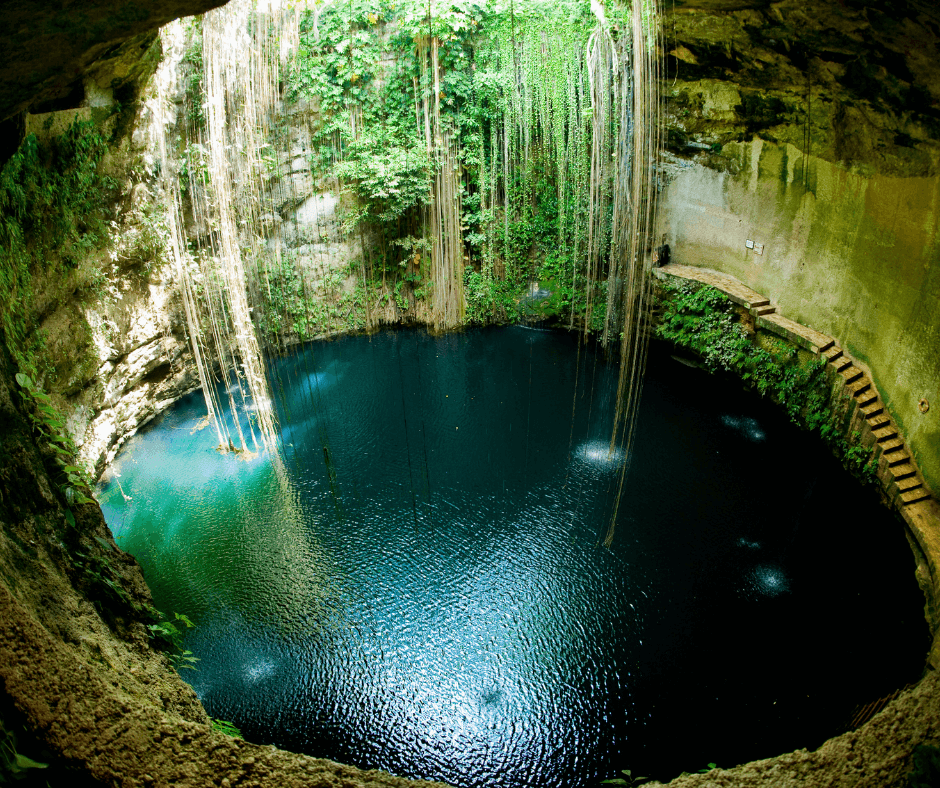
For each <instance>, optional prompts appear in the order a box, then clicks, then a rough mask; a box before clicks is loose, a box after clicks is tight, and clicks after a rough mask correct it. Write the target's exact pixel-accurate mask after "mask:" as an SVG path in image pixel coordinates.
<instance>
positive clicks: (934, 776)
mask: <svg viewBox="0 0 940 788" xmlns="http://www.w3.org/2000/svg"><path fill="white" fill-rule="evenodd" d="M907 785H908V788H937V786H938V785H940V747H936V746H931V745H929V744H918V745H917V746H916V747H915V748H914V768H913V769H912V770H911V773H910V775H908V778H907Z"/></svg>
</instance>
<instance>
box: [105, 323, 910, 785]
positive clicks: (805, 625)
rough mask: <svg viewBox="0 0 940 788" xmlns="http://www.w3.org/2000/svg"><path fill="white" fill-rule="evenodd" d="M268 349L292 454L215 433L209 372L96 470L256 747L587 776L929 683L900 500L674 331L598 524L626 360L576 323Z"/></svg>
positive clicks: (464, 780)
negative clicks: (612, 357) (239, 451)
mask: <svg viewBox="0 0 940 788" xmlns="http://www.w3.org/2000/svg"><path fill="white" fill-rule="evenodd" d="M271 372H272V377H273V379H274V380H275V381H276V385H275V389H276V394H275V399H276V403H275V404H276V409H277V414H278V418H279V421H280V424H281V436H282V451H281V453H280V455H279V456H278V457H272V456H269V455H266V454H262V455H260V456H257V457H255V458H253V459H247V460H246V459H243V458H240V457H238V456H236V455H232V454H220V453H219V452H217V451H216V447H215V445H214V433H213V431H212V430H211V429H205V430H200V429H198V426H199V422H200V419H201V417H202V416H203V414H204V411H203V405H202V397H201V395H199V394H198V393H197V394H195V395H192V396H190V397H188V398H185V399H184V400H182V401H181V402H179V403H178V404H177V405H176V406H175V407H174V408H173V409H171V410H170V411H169V412H168V413H166V414H165V415H164V416H163V417H161V418H159V419H158V420H155V422H153V423H152V424H151V425H149V426H148V427H147V428H146V429H144V430H142V431H141V432H140V433H139V434H138V435H137V436H135V437H134V438H132V439H131V440H130V441H128V443H127V444H126V446H125V447H124V448H123V450H122V451H121V453H120V455H119V456H118V458H117V459H116V461H115V462H114V464H113V465H112V467H111V468H110V469H109V472H108V474H107V475H106V477H105V479H104V480H103V482H102V485H101V487H100V491H99V500H101V502H102V508H103V509H104V511H105V516H106V518H107V520H108V523H109V525H110V526H111V529H112V531H113V532H114V534H115V537H116V538H117V541H118V544H119V545H120V546H121V547H122V548H123V549H125V550H127V551H129V552H131V553H132V554H133V555H134V556H136V557H137V559H138V560H139V561H140V563H141V565H142V567H143V569H144V573H145V576H146V578H147V581H148V582H149V584H150V587H151V589H152V591H153V595H154V598H155V601H156V603H157V606H158V607H159V608H160V609H161V610H163V611H165V612H166V613H168V614H170V613H172V612H173V611H179V612H183V613H186V614H187V615H189V617H190V618H191V619H193V621H195V622H196V624H197V629H196V630H194V632H193V634H192V635H191V636H190V639H189V641H188V647H189V648H191V649H192V650H193V652H194V653H195V654H196V656H198V657H199V658H200V660H201V661H200V662H199V664H198V670H197V671H195V672H190V671H186V674H187V675H186V676H185V678H186V679H187V680H188V681H190V682H191V683H192V685H193V687H194V688H195V690H196V692H197V693H198V695H199V697H200V698H201V699H202V701H203V703H204V705H205V707H206V710H207V711H208V712H209V714H211V715H212V716H215V717H219V718H222V719H227V720H231V721H233V722H234V723H235V724H236V725H237V726H238V727H240V728H241V729H242V731H243V732H244V734H245V735H246V737H247V738H248V739H250V740H252V741H256V742H261V743H272V744H276V745H278V746H280V747H285V748H288V749H292V750H296V751H301V752H305V753H309V754H311V755H315V756H319V757H327V758H331V759H333V760H337V761H341V762H345V763H351V764H354V765H357V766H361V767H366V768H373V767H374V768H381V769H385V770H387V771H390V772H393V773H396V774H400V775H405V776H415V777H417V776H420V777H424V778H430V779H439V780H443V781H446V782H448V783H451V784H453V785H455V786H459V787H460V788H464V787H466V788H476V787H477V786H479V787H480V788H482V787H483V786H487V787H488V788H489V787H495V788H516V787H521V786H545V787H552V786H594V785H598V784H599V782H600V780H602V779H605V778H609V777H613V776H616V775H617V774H618V773H619V770H620V769H626V768H629V769H632V770H633V773H634V774H644V775H652V776H658V777H661V778H670V777H673V776H675V775H676V774H678V773H679V772H680V771H682V770H690V771H694V770H697V769H700V768H702V767H704V766H705V764H706V763H708V762H717V763H718V764H719V765H720V766H731V765H734V764H736V763H739V762H743V761H745V760H750V759H755V758H761V757H768V756H771V755H774V754H777V753H779V752H782V751H786V750H788V749H794V748H799V747H810V748H812V747H816V746H818V745H819V744H821V743H822V741H823V740H824V739H825V738H827V737H828V736H831V735H833V734H836V733H839V732H841V731H842V730H844V729H845V725H846V723H847V722H848V721H849V719H850V718H851V716H852V712H853V710H854V708H855V706H856V705H857V704H860V703H867V702H869V701H872V700H874V699H876V698H878V697H881V696H883V695H885V694H888V693H889V692H891V691H892V690H893V689H896V688H897V687H898V686H900V685H902V684H904V683H906V682H908V681H914V680H916V679H917V678H918V677H919V674H920V669H921V666H922V658H923V653H924V649H925V648H926V645H927V644H926V628H925V626H924V624H923V619H922V613H921V610H922V606H923V600H922V598H921V597H920V595H919V591H918V589H917V586H916V584H915V582H914V577H913V571H912V570H913V565H912V561H911V556H910V552H909V550H908V548H907V545H906V544H905V540H904V536H903V530H902V527H901V525H900V524H899V523H897V522H895V521H894V520H893V519H892V517H891V516H890V515H889V514H888V513H887V512H886V511H884V510H882V509H880V508H879V507H878V506H876V505H875V504H874V499H873V498H872V497H870V496H868V495H866V494H865V493H864V491H863V490H861V489H859V487H858V486H857V485H856V484H854V483H853V481H852V480H851V479H850V478H849V477H848V476H847V475H846V474H845V473H844V472H842V470H841V469H840V468H839V467H838V465H837V464H836V463H835V462H834V461H833V460H832V459H831V457H829V456H828V455H827V454H826V452H825V451H824V450H822V449H821V448H820V447H819V446H817V445H816V444H815V443H814V442H813V441H812V440H810V439H808V438H807V436H805V435H803V434H801V433H799V432H798V431H796V430H795V429H794V428H793V427H792V425H790V424H788V423H787V422H786V420H785V418H784V417H783V416H782V415H781V414H780V413H778V412H777V411H775V410H774V408H773V407H772V406H770V405H768V404H767V403H765V402H763V401H761V400H760V399H758V398H756V397H755V396H753V395H751V394H749V393H748V392H745V391H742V390H741V388H740V384H738V383H736V382H734V381H729V380H722V379H720V378H716V377H713V376H709V375H706V374H705V373H704V372H702V371H701V370H697V369H691V368H689V367H687V366H684V365H682V364H679V363H677V362H676V361H675V360H674V359H672V358H670V357H669V355H668V352H663V349H662V348H656V347H654V349H653V353H652V355H651V359H650V365H649V371H648V375H647V379H646V382H645V384H644V391H643V399H642V404H641V409H640V415H639V427H638V435H637V439H636V442H635V447H634V453H633V456H632V457H631V458H629V472H628V475H627V480H626V484H625V488H624V492H623V499H622V503H621V506H620V516H619V521H618V522H617V527H616V535H615V539H614V542H613V545H612V546H611V548H610V549H605V548H604V547H603V546H601V544H600V543H601V540H602V539H603V535H604V533H605V531H606V528H607V522H608V518H609V516H610V512H611V510H612V500H613V499H612V495H613V491H614V489H615V482H616V470H617V467H618V465H619V464H620V461H621V460H622V459H624V458H621V457H619V456H617V454H616V452H615V453H614V454H613V455H611V453H610V451H609V448H608V439H609V435H610V426H611V417H612V411H613V404H614V403H613V397H614V392H615V391H616V368H615V367H614V366H612V365H610V364H608V363H607V362H606V361H605V360H604V359H603V357H602V356H601V355H600V354H598V353H597V352H595V350H594V349H592V348H591V347H583V346H582V347H579V346H578V343H577V340H576V339H574V338H572V337H571V336H569V335H567V334H563V333H556V332H551V331H541V330H533V329H526V328H521V327H514V328H501V329H491V330H480V331H470V332H466V333H462V334H453V335H447V336H436V337H435V336H430V335H428V334H426V333H423V332H420V331H396V332H388V333H381V334H378V335H374V336H356V337H347V338H343V339H340V340H336V341H332V342H323V343H314V344H311V345H308V346H306V347H305V348H304V349H302V350H301V351H299V352H298V353H296V354H295V355H293V356H290V357H288V358H282V359H278V360H276V361H274V362H273V363H272V369H271ZM244 427H245V428H246V429H247V427H248V422H247V420H246V422H245V424H244Z"/></svg>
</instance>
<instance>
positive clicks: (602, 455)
mask: <svg viewBox="0 0 940 788" xmlns="http://www.w3.org/2000/svg"><path fill="white" fill-rule="evenodd" d="M574 456H575V459H576V460H578V461H579V462H582V463H584V464H585V465H590V466H591V467H592V468H595V469H597V470H600V471H615V470H617V468H619V467H620V465H621V463H623V460H624V453H623V449H619V448H615V449H614V450H613V451H611V450H610V443H609V442H608V441H588V442H587V443H582V444H581V445H580V446H578V448H577V449H576V450H575V453H574Z"/></svg>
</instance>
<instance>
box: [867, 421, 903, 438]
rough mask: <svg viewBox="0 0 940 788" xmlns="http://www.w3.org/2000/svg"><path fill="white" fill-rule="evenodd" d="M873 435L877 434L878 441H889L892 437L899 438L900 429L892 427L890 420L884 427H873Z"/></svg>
mask: <svg viewBox="0 0 940 788" xmlns="http://www.w3.org/2000/svg"><path fill="white" fill-rule="evenodd" d="M872 435H874V436H875V440H876V441H878V443H884V442H885V441H889V440H891V439H892V438H897V437H898V431H897V430H896V429H895V428H894V427H892V426H891V424H890V422H889V423H887V424H885V425H884V426H883V427H877V428H876V429H873V430H872Z"/></svg>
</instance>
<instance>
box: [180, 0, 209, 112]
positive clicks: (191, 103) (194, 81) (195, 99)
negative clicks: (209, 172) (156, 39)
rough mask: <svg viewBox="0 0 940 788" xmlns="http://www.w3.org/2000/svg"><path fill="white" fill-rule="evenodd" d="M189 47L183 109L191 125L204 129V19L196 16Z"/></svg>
mask: <svg viewBox="0 0 940 788" xmlns="http://www.w3.org/2000/svg"><path fill="white" fill-rule="evenodd" d="M187 32H188V35H189V42H190V43H189V47H188V48H187V49H186V54H184V55H183V64H184V66H185V67H186V68H187V70H188V76H187V77H186V87H185V92H184V96H183V107H184V110H185V112H186V116H187V118H188V119H189V122H190V125H192V126H194V127H196V128H204V127H205V125H206V112H205V108H204V106H203V102H204V101H205V98H204V96H203V93H204V90H205V86H204V83H205V68H204V65H203V59H202V52H203V50H202V19H201V18H200V17H198V16H194V17H192V18H191V20H190V27H189V30H188V31H187Z"/></svg>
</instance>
